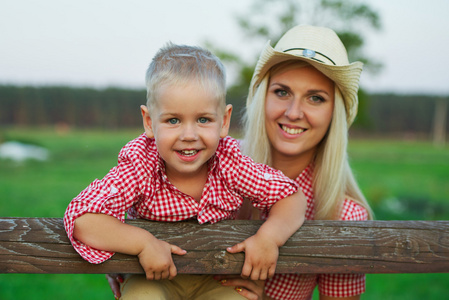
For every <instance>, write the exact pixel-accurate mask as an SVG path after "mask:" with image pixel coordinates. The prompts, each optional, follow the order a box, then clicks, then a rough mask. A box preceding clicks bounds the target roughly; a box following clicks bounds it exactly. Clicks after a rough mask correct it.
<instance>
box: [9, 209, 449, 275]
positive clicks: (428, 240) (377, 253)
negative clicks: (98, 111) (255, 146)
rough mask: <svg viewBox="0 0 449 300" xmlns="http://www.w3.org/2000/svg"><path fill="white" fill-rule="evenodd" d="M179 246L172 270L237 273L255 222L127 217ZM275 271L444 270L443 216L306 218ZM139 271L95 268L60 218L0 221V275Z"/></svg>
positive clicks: (447, 247)
mask: <svg viewBox="0 0 449 300" xmlns="http://www.w3.org/2000/svg"><path fill="white" fill-rule="evenodd" d="M128 222H129V223H131V224H133V225H135V226H139V227H143V228H145V229H147V230H149V231H151V232H152V233H153V234H154V235H155V236H157V237H158V238H160V239H162V240H165V241H167V242H169V243H173V244H176V245H178V246H180V247H182V248H183V249H186V250H187V252H188V254H186V255H185V256H176V255H175V256H174V260H175V264H176V266H177V268H178V272H179V273H189V274H238V273H240V271H241V268H242V265H243V259H244V255H243V254H229V253H227V252H226V250H225V249H226V247H228V246H231V245H233V244H235V243H237V242H240V241H242V240H244V239H245V238H246V237H248V236H250V235H252V234H254V233H255V232H256V231H257V229H258V228H259V226H260V222H259V221H222V222H219V223H217V224H214V225H198V224H197V223H195V222H176V223H158V222H148V221H143V220H133V221H128ZM276 271H277V272H278V273H355V272H356V273H443V272H444V273H448V272H449V221H366V222H342V221H307V222H306V223H305V224H304V226H303V227H302V228H301V229H300V230H299V231H298V232H297V233H295V234H294V235H293V236H292V237H291V238H290V239H289V241H288V242H287V243H286V244H285V245H284V246H283V247H282V248H281V249H280V255H279V260H278V265H277V270H276ZM112 272H120V273H142V269H141V268H140V265H139V263H138V261H137V258H136V257H134V256H128V255H123V254H116V255H114V256H113V258H112V259H111V260H109V261H107V262H105V263H102V264H99V265H92V264H89V263H88V262H86V261H84V260H83V259H82V258H81V257H80V256H79V255H78V254H77V253H76V252H75V251H74V249H73V248H72V246H71V245H70V242H69V240H68V238H67V236H66V233H65V231H64V226H63V223H62V219H59V218H0V273H112Z"/></svg>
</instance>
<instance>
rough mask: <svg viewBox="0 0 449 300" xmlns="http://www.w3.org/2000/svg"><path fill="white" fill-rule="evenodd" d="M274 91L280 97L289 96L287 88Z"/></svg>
mask: <svg viewBox="0 0 449 300" xmlns="http://www.w3.org/2000/svg"><path fill="white" fill-rule="evenodd" d="M274 93H275V94H276V95H278V96H279V97H287V96H288V93H287V91H286V90H281V89H277V90H275V91H274Z"/></svg>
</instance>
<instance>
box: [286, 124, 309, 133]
mask: <svg viewBox="0 0 449 300" xmlns="http://www.w3.org/2000/svg"><path fill="white" fill-rule="evenodd" d="M282 130H284V131H285V132H287V133H289V134H300V133H302V132H304V129H303V128H289V127H287V126H285V125H282Z"/></svg>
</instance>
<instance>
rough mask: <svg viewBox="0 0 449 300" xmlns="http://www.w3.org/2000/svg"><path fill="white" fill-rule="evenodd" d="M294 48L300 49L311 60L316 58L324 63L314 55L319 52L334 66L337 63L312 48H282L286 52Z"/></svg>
mask: <svg viewBox="0 0 449 300" xmlns="http://www.w3.org/2000/svg"><path fill="white" fill-rule="evenodd" d="M294 50H302V56H304V57H307V58H310V59H313V60H316V61H319V62H321V63H323V64H324V63H325V62H324V61H322V60H319V59H318V58H315V55H316V54H319V55H321V56H323V57H325V58H327V59H328V60H329V61H330V62H331V63H332V64H334V66H336V65H337V64H336V63H334V61H333V60H332V59H330V58H329V57H327V56H326V55H324V54H323V53H321V52H318V51H314V50H311V49H306V48H290V49H287V50H284V51H283V52H284V53H285V52H288V51H294Z"/></svg>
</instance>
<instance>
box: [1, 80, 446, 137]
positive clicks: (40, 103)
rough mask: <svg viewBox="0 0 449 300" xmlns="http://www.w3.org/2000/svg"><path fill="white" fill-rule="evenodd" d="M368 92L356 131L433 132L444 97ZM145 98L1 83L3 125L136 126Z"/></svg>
mask: <svg viewBox="0 0 449 300" xmlns="http://www.w3.org/2000/svg"><path fill="white" fill-rule="evenodd" d="M369 97H370V101H369V103H367V104H366V105H364V106H363V107H364V110H365V111H364V113H363V114H360V115H359V117H358V118H357V119H356V122H355V123H354V128H353V130H354V134H364V135H366V134H371V135H379V136H380V135H382V136H397V135H402V136H405V135H408V136H411V137H413V136H416V137H423V138H427V137H429V136H430V134H431V133H432V128H433V119H434V115H435V107H436V104H437V101H438V100H439V99H441V98H438V97H435V96H426V95H395V94H374V95H369ZM145 102H146V92H145V90H132V89H120V88H107V89H92V88H75V87H61V86H55V87H50V86H45V87H31V86H11V85H0V126H2V127H6V126H8V127H9V126H19V127H49V126H66V127H68V128H103V129H120V128H136V127H141V126H142V121H141V117H140V109H139V107H140V105H142V104H145ZM227 102H228V103H230V104H233V105H234V107H236V110H235V111H234V113H233V117H232V127H233V129H234V130H238V128H239V127H240V119H241V113H242V110H243V103H244V96H238V97H231V95H228V98H227ZM237 107H238V108H237ZM446 109H449V108H448V107H447V106H446ZM448 115H449V112H448ZM448 131H449V123H448V124H446V132H448Z"/></svg>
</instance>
